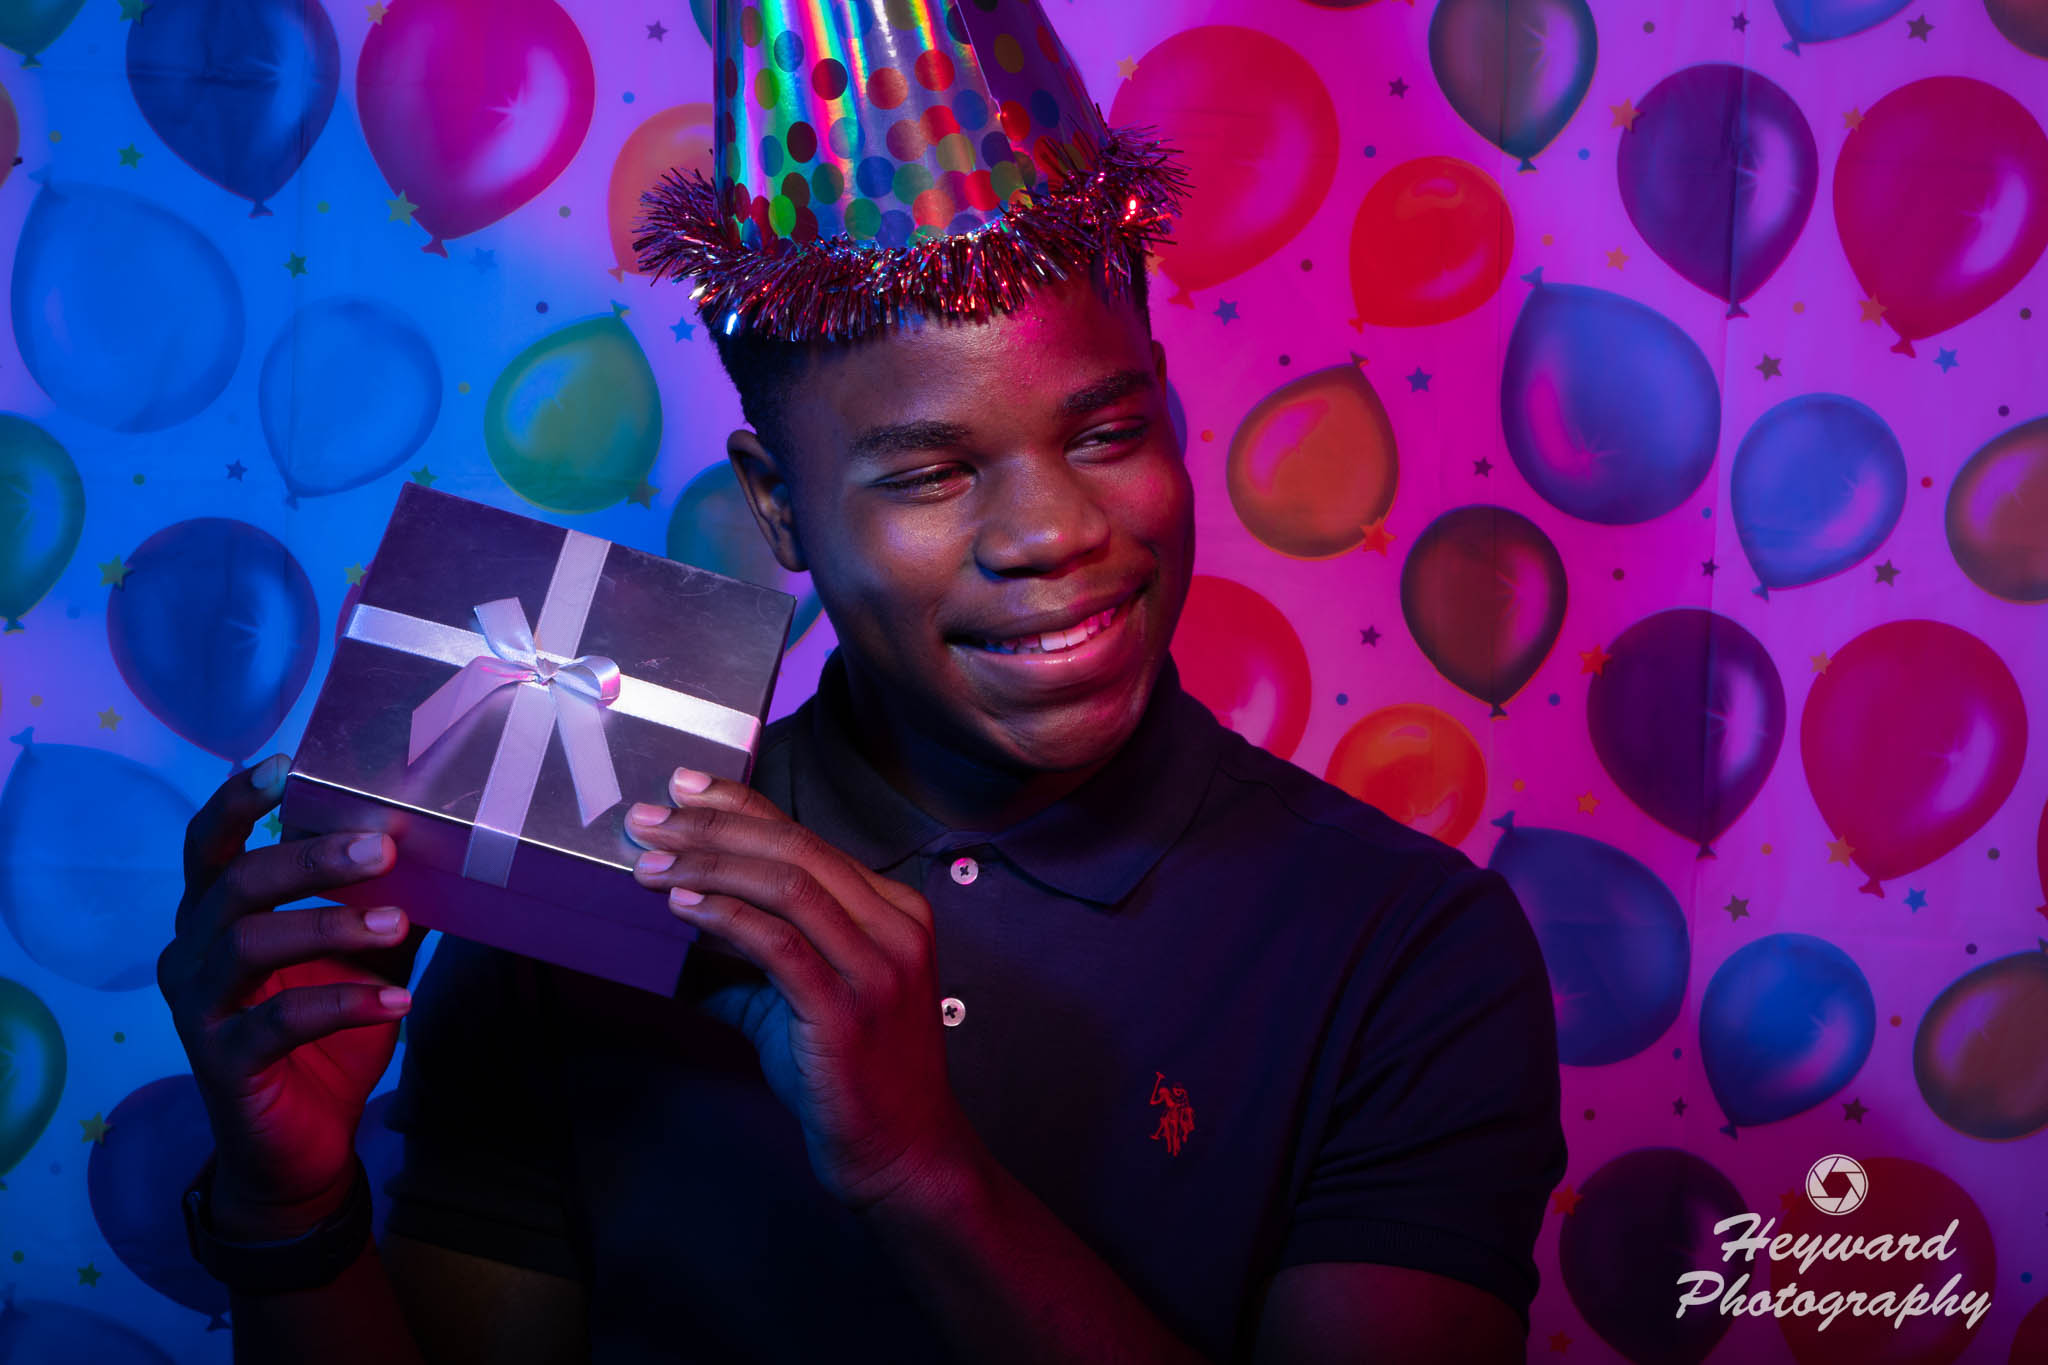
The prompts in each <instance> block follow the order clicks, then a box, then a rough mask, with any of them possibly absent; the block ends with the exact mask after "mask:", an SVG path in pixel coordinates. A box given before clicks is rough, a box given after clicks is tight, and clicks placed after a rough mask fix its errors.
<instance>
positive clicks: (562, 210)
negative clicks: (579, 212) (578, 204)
mask: <svg viewBox="0 0 2048 1365" xmlns="http://www.w3.org/2000/svg"><path fill="white" fill-rule="evenodd" d="M555 212H557V213H559V214H561V215H562V216H563V217H564V218H567V217H568V216H569V206H568V205H567V204H564V205H562V207H560V208H559V209H556V210H555Z"/></svg>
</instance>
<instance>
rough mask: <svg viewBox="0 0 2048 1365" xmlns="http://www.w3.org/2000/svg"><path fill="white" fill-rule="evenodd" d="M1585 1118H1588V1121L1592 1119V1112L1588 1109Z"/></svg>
mask: <svg viewBox="0 0 2048 1365" xmlns="http://www.w3.org/2000/svg"><path fill="white" fill-rule="evenodd" d="M1586 1117H1587V1118H1589V1119H1590V1118H1592V1117H1593V1111H1592V1110H1590V1109H1588V1110H1587V1111H1586Z"/></svg>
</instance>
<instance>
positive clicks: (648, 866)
mask: <svg viewBox="0 0 2048 1365" xmlns="http://www.w3.org/2000/svg"><path fill="white" fill-rule="evenodd" d="M675 864H676V855H675V854H673V853H665V852H663V851H662V850H660V849H658V848H657V849H650V850H648V851H647V852H645V853H643V854H641V855H640V860H639V861H638V862H636V863H634V864H633V866H634V868H635V869H636V870H638V871H640V872H642V873H645V874H646V875H648V876H650V877H651V876H653V875H654V874H655V873H657V872H666V871H668V870H669V869H670V868H671V867H674V866H675Z"/></svg>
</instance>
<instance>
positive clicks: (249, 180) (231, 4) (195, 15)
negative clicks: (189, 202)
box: [128, 0, 341, 218]
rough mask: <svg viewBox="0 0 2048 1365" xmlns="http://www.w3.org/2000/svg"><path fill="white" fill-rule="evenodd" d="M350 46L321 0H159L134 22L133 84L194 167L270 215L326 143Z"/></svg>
mask: <svg viewBox="0 0 2048 1365" xmlns="http://www.w3.org/2000/svg"><path fill="white" fill-rule="evenodd" d="M340 83H341V45H340V44H339V43H337V42H336V41H335V37H334V24H333V21H331V20H330V19H328V17H327V11H326V10H324V9H322V8H321V7H320V5H319V3H318V0H155V2H154V3H153V4H151V5H150V7H149V15H148V22H147V23H135V24H130V25H129V26H128V88H129V89H130V90H132V91H134V92H135V103H136V104H137V105H138V106H139V107H140V108H141V109H142V116H143V117H144V118H146V119H148V120H149V126H150V127H152V128H154V129H156V134H157V136H158V137H160V138H162V139H163V140H164V142H165V144H166V145H168V146H169V147H170V149H171V150H172V151H174V152H176V153H177V154H178V155H179V157H180V158H182V159H183V160H184V162H185V164H186V165H188V166H190V167H191V168H192V169H193V170H195V171H198V172H199V173H200V174H201V175H203V176H205V177H206V178H207V179H208V180H211V181H212V182H213V183H214V184H216V185H219V186H220V187H221V188H222V189H225V190H228V191H230V192H232V193H234V194H237V195H240V196H241V197H242V198H244V199H248V200H253V201H254V204H255V206H254V207H253V208H251V209H250V210H249V216H250V217H251V218H256V217H260V216H262V215H265V214H268V213H269V212H270V210H269V209H267V208H265V207H264V206H263V201H264V200H265V199H267V198H269V197H270V196H271V195H273V194H276V193H277V191H278V189H279V188H280V187H281V186H282V185H283V184H284V182H285V181H287V180H289V179H291V178H292V173H293V172H294V171H296V170H298V168H299V163H300V162H302V161H304V160H305V159H306V153H307V152H308V151H310V150H311V149H312V146H313V144H314V142H316V141H318V140H319V137H320V130H321V129H322V128H324V127H326V125H327V115H328V113H329V111H331V110H332V109H333V108H334V92H335V90H336V88H337V87H338V86H339V85H340Z"/></svg>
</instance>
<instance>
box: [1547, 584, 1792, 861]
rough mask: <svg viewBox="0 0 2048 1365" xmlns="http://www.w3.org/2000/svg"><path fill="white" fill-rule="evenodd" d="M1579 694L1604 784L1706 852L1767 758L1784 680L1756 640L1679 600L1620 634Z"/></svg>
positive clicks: (1742, 803)
mask: <svg viewBox="0 0 2048 1365" xmlns="http://www.w3.org/2000/svg"><path fill="white" fill-rule="evenodd" d="M1608 653H1609V656H1610V657H1609V658H1608V660H1607V663H1606V664H1605V665H1604V666H1603V667H1602V668H1601V670H1600V672H1598V673H1596V674H1595V675H1594V676H1593V683H1592V686H1591V687H1589V688H1588V689H1587V691H1586V728H1587V729H1588V730H1589V731H1591V732H1592V738H1593V752H1594V753H1595V754H1597V755H1598V756H1599V758H1600V766H1601V767H1603V768H1605V769H1606V770H1607V775H1608V776H1609V777H1611V778H1613V779H1614V785H1615V786H1617V787H1620V788H1621V789H1622V791H1623V792H1625V793H1627V795H1628V799H1629V800H1631V801H1633V802H1635V803H1636V805H1637V806H1639V807H1641V808H1642V811H1643V813H1644V814H1646V815H1648V816H1649V817H1650V818H1651V819H1653V820H1655V821H1657V823H1659V824H1661V825H1663V826H1664V827H1665V828H1667V829H1670V830H1674V831H1676V832H1677V833H1679V834H1682V835H1684V836H1685V837H1686V838H1688V839H1691V840H1693V841H1694V842H1695V843H1697V844H1699V846H1700V856H1701V857H1702V858H1709V857H1712V856H1713V853H1714V850H1713V848H1712V846H1711V845H1712V841H1713V840H1715V839H1716V838H1719V837H1720V834H1721V832H1722V831H1723V830H1725V829H1727V828H1728V826H1730V825H1732V824H1734V823H1735V817H1736V816H1738V815H1740V814H1742V812H1743V810H1744V809H1746V808H1747V807H1748V805H1749V803H1750V802H1751V801H1752V800H1754V799H1755V797H1756V794H1757V792H1758V791H1760V790H1761V789H1762V788H1763V785H1764V779H1765V778H1767V777H1769V776H1770V774H1771V765H1772V764H1773V763H1774V762H1776V761H1777V757H1778V746H1779V745H1780V744H1781V743H1782V742H1783V741H1784V738H1785V688H1784V684H1783V683H1781V682H1780V681H1779V680H1778V669H1777V666H1776V665H1775V664H1773V663H1772V662H1771V656H1770V654H1769V653H1768V652H1767V651H1766V650H1765V649H1764V647H1763V645H1761V644H1760V643H1758V641H1757V638H1756V637H1755V636H1754V635H1751V634H1750V633H1749V632H1748V631H1746V630H1744V629H1743V628H1742V627H1741V626H1739V625H1737V624H1736V623H1735V622H1733V621H1731V620H1729V619H1728V618H1727V617H1725V616H1716V615H1715V614H1714V613H1713V612H1710V611H1702V610H1700V609H1698V608H1696V607H1682V608H1679V609H1677V610H1674V611H1662V612H1658V613H1657V614H1656V615H1655V616H1650V617H1646V618H1644V619H1643V620H1641V621H1638V622H1636V623H1635V624H1634V625H1632V626H1630V627H1629V628H1628V629H1627V630H1625V631H1623V632H1622V635H1621V638H1620V639H1618V640H1616V641H1615V642H1614V645H1613V647H1612V648H1611V649H1610V650H1609V651H1608Z"/></svg>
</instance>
